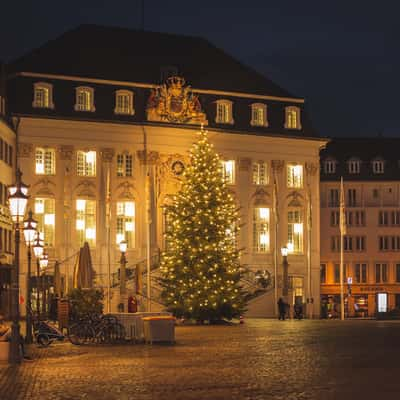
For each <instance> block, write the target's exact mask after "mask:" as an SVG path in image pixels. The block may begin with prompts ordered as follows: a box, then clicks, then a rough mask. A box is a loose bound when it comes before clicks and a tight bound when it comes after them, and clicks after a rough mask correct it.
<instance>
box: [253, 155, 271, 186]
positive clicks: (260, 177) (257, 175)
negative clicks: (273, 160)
mask: <svg viewBox="0 0 400 400" xmlns="http://www.w3.org/2000/svg"><path fill="white" fill-rule="evenodd" d="M253 184H254V185H267V184H268V169H267V163H266V162H264V161H257V162H255V163H253Z"/></svg>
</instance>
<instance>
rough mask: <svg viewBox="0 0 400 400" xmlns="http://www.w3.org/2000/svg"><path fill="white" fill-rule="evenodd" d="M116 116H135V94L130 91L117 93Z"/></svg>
mask: <svg viewBox="0 0 400 400" xmlns="http://www.w3.org/2000/svg"><path fill="white" fill-rule="evenodd" d="M114 112H115V114H123V115H133V114H134V109H133V93H132V92H131V91H129V90H117V91H116V92H115V109H114Z"/></svg>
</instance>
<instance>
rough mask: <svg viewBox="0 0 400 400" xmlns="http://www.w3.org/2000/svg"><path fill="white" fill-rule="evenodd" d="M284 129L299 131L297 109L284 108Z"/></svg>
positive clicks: (299, 124)
mask: <svg viewBox="0 0 400 400" xmlns="http://www.w3.org/2000/svg"><path fill="white" fill-rule="evenodd" d="M285 128H286V129H301V123H300V108H299V107H294V106H290V107H286V108H285Z"/></svg>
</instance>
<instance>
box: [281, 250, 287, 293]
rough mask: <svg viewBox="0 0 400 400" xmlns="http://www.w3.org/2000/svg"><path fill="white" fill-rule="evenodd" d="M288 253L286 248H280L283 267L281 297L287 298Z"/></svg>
mask: <svg viewBox="0 0 400 400" xmlns="http://www.w3.org/2000/svg"><path fill="white" fill-rule="evenodd" d="M288 253H289V249H288V248H287V247H282V248H281V254H282V258H283V260H282V266H283V287H282V296H283V297H285V298H287V296H288V292H289V275H288V269H289V263H288V260H287V256H288Z"/></svg>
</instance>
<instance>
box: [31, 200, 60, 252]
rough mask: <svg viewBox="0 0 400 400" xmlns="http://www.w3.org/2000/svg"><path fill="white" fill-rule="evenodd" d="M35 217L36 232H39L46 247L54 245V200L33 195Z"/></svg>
mask: <svg viewBox="0 0 400 400" xmlns="http://www.w3.org/2000/svg"><path fill="white" fill-rule="evenodd" d="M34 210H35V219H36V220H37V221H38V226H37V229H38V232H40V233H41V235H42V237H43V239H44V245H45V246H46V247H54V245H55V225H56V221H55V220H56V217H55V215H56V214H55V200H54V198H48V197H46V198H45V197H35V207H34Z"/></svg>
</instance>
